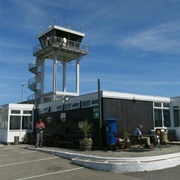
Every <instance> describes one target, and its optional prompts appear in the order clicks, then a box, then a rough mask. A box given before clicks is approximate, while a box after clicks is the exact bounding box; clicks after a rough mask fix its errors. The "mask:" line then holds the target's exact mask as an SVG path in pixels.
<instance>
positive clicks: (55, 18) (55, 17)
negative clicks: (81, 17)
mask: <svg viewBox="0 0 180 180" xmlns="http://www.w3.org/2000/svg"><path fill="white" fill-rule="evenodd" d="M56 20H57V16H54V25H56Z"/></svg>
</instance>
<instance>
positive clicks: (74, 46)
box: [33, 36, 88, 54]
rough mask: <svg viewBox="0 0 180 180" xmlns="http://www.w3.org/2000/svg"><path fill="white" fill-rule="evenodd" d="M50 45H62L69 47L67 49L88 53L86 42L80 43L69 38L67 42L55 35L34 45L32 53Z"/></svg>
mask: <svg viewBox="0 0 180 180" xmlns="http://www.w3.org/2000/svg"><path fill="white" fill-rule="evenodd" d="M52 45H53V46H57V47H63V48H66V49H69V50H74V51H80V52H86V53H88V45H87V44H81V43H79V42H77V41H71V40H67V42H64V40H63V38H60V37H57V36H51V37H49V38H48V39H46V40H44V41H41V43H40V44H38V45H36V46H35V47H34V48H33V54H35V53H37V52H39V51H41V50H42V49H45V48H47V47H49V46H52Z"/></svg>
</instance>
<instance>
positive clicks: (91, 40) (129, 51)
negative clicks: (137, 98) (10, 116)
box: [0, 0, 180, 104]
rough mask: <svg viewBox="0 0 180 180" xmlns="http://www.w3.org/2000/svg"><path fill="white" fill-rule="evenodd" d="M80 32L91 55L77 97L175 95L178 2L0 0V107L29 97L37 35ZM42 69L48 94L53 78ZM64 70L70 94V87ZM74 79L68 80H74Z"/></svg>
mask: <svg viewBox="0 0 180 180" xmlns="http://www.w3.org/2000/svg"><path fill="white" fill-rule="evenodd" d="M55 16H56V17H57V20H56V25H60V26H63V27H66V26H67V24H70V25H71V29H73V30H77V31H80V27H81V26H82V31H83V32H84V33H85V34H86V36H85V38H84V40H83V43H84V44H86V43H87V44H89V55H87V56H85V57H84V58H83V59H82V60H81V62H80V93H81V94H84V93H88V92H94V91H97V80H98V79H100V80H101V89H103V90H109V91H118V92H127V93H136V94H146V95H155V96H167V97H174V96H179V95H180V70H179V68H180V0H151V1H148V0H113V1H108V0H92V1H87V0H53V1H52V0H31V1H29V0H1V1H0V104H6V103H16V102H20V101H21V96H22V93H21V92H22V85H21V84H22V83H26V85H25V86H24V100H26V98H27V97H28V96H30V95H31V94H33V92H32V91H30V90H29V89H28V79H30V78H32V77H33V74H32V73H30V72H29V71H28V64H29V63H30V62H31V61H34V60H35V57H34V56H33V54H32V49H33V47H34V46H35V45H37V44H38V39H37V36H38V34H39V33H40V26H42V30H46V29H47V28H48V26H49V25H53V24H54V17H55ZM48 69H49V70H50V69H52V64H51V63H49V64H48V63H47V78H46V81H47V89H46V90H47V91H48V88H51V84H52V82H51V78H49V76H48V73H50V72H49V71H48ZM73 71H74V64H73V63H71V64H70V65H68V73H69V74H68V78H67V83H68V85H67V88H68V89H67V90H69V91H71V89H73V88H74V77H73ZM71 75H72V76H71Z"/></svg>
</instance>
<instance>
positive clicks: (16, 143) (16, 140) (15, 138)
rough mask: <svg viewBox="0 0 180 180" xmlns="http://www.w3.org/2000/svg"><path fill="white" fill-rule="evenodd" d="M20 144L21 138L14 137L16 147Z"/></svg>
mask: <svg viewBox="0 0 180 180" xmlns="http://www.w3.org/2000/svg"><path fill="white" fill-rule="evenodd" d="M18 144H19V136H14V145H18Z"/></svg>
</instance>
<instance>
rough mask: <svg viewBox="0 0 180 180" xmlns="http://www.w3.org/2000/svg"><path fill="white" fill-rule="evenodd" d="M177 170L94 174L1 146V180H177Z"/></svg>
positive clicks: (49, 157)
mask: <svg viewBox="0 0 180 180" xmlns="http://www.w3.org/2000/svg"><path fill="white" fill-rule="evenodd" d="M101 154H102V153H101ZM179 170H180V166H177V167H175V168H171V169H165V170H160V171H153V172H140V173H112V172H104V171H96V170H92V169H87V168H84V167H81V166H77V165H75V164H71V161H69V160H67V159H63V158H60V157H59V156H55V155H53V154H49V153H43V152H39V151H34V150H30V149H25V148H23V147H22V146H21V145H19V146H18V145H17V146H16V145H11V146H1V145H0V180H27V179H33V180H49V179H50V180H60V179H63V180H66V179H73V180H84V179H88V180H95V179H98V180H99V179H107V180H116V179H125V180H140V179H146V180H150V179H158V180H169V179H174V180H176V179H179Z"/></svg>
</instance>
